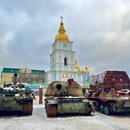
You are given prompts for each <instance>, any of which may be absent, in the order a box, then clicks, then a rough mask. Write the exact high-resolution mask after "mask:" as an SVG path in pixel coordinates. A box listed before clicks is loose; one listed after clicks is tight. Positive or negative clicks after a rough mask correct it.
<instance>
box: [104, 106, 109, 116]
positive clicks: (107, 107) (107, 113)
mask: <svg viewBox="0 0 130 130" xmlns="http://www.w3.org/2000/svg"><path fill="white" fill-rule="evenodd" d="M110 113H111V111H110V107H109V106H104V114H105V115H110Z"/></svg>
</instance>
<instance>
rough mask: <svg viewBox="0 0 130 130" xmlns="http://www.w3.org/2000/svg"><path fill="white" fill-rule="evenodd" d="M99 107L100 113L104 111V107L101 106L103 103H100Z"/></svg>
mask: <svg viewBox="0 0 130 130" xmlns="http://www.w3.org/2000/svg"><path fill="white" fill-rule="evenodd" d="M99 109H100V112H101V113H104V107H103V105H101V106H100V108H99Z"/></svg>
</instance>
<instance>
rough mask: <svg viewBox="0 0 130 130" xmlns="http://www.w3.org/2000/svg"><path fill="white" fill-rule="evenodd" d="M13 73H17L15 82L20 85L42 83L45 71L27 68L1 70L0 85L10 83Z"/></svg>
mask: <svg viewBox="0 0 130 130" xmlns="http://www.w3.org/2000/svg"><path fill="white" fill-rule="evenodd" d="M14 73H17V75H18V76H17V81H18V82H21V83H23V82H24V83H25V82H26V83H44V82H45V71H44V70H32V69H28V68H24V69H21V68H3V70H2V72H1V82H2V83H12V82H13V76H14Z"/></svg>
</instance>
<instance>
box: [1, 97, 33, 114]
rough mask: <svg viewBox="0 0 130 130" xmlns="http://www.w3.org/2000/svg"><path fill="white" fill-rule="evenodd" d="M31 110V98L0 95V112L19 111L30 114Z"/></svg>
mask: <svg viewBox="0 0 130 130" xmlns="http://www.w3.org/2000/svg"><path fill="white" fill-rule="evenodd" d="M32 110H33V99H32V98H21V99H20V98H19V99H18V98H16V97H3V96H1V97H0V113H2V111H4V112H21V113H22V114H25V115H31V114H32Z"/></svg>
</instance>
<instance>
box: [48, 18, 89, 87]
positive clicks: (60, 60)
mask: <svg viewBox="0 0 130 130" xmlns="http://www.w3.org/2000/svg"><path fill="white" fill-rule="evenodd" d="M73 44H74V43H73V42H72V41H70V39H69V36H68V35H67V34H66V31H65V27H64V23H63V17H61V22H60V27H59V30H58V34H57V35H56V36H55V40H54V43H52V53H51V54H50V70H49V71H47V72H46V83H51V82H52V81H67V80H68V79H69V78H73V79H74V80H75V81H77V82H78V83H79V84H80V85H84V84H86V83H87V82H88V81H89V80H90V74H89V70H88V67H85V68H84V69H80V67H79V65H78V62H77V59H76V54H75V53H76V52H75V51H74V50H73Z"/></svg>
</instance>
